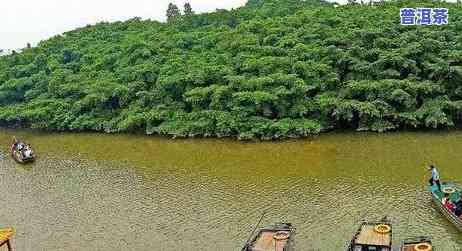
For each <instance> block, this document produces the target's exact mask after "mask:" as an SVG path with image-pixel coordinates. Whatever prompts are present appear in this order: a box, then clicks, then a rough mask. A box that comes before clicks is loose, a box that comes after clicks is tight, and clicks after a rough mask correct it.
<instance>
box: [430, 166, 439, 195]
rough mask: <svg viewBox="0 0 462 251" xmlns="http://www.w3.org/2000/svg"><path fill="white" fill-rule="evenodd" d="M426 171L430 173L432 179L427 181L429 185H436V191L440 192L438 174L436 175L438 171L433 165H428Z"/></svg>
mask: <svg viewBox="0 0 462 251" xmlns="http://www.w3.org/2000/svg"><path fill="white" fill-rule="evenodd" d="M428 170H430V171H431V172H432V177H431V178H430V180H429V182H430V185H431V186H433V185H434V184H436V186H437V187H438V191H441V183H440V174H439V173H438V170H437V169H436V167H435V166H434V165H430V167H429V168H428Z"/></svg>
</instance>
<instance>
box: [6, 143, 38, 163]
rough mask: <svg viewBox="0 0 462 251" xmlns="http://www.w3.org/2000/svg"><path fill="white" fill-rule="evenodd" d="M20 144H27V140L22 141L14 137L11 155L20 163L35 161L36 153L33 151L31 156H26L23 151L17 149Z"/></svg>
mask: <svg viewBox="0 0 462 251" xmlns="http://www.w3.org/2000/svg"><path fill="white" fill-rule="evenodd" d="M18 144H23V145H24V146H25V145H27V144H26V143H25V142H23V141H21V140H18V139H16V137H13V144H12V145H11V149H10V151H11V157H12V158H13V159H14V160H15V161H16V162H18V163H20V164H26V163H30V162H34V161H35V158H36V156H35V153H34V152H33V151H32V155H31V156H28V157H26V156H24V154H23V153H21V151H19V150H18V149H17V147H16V146H17V145H18Z"/></svg>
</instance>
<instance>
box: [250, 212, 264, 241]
mask: <svg viewBox="0 0 462 251" xmlns="http://www.w3.org/2000/svg"><path fill="white" fill-rule="evenodd" d="M265 214H266V210H265V211H263V213H262V214H261V216H260V220H259V221H258V223H257V225H256V226H255V228H254V229H253V231H252V233H251V234H250V236H249V238H248V239H247V241H246V242H245V246H247V245H248V244H249V242H250V240H251V239H252V237H253V234H254V233H255V231H256V230H257V228H258V226H260V223H261V221H262V220H263V217H265Z"/></svg>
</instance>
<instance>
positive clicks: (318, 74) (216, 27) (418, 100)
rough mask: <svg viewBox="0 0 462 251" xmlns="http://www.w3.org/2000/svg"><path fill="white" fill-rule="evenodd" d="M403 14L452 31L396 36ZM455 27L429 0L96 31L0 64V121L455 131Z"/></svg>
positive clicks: (202, 132) (313, 4)
mask: <svg viewBox="0 0 462 251" xmlns="http://www.w3.org/2000/svg"><path fill="white" fill-rule="evenodd" d="M192 7H193V8H194V6H192ZM402 7H446V8H448V9H449V13H450V17H449V24H448V25H444V26H402V25H400V17H399V10H400V8H402ZM461 19H462V8H461V5H460V4H457V3H442V2H436V1H424V2H417V1H385V2H379V3H367V4H355V3H350V4H348V5H341V6H337V5H333V4H330V3H326V2H319V1H301V0H250V1H249V2H248V3H247V5H246V6H244V7H241V8H238V9H234V10H230V11H227V10H217V11H215V12H213V13H207V14H194V12H193V11H192V10H191V9H189V10H188V11H187V14H183V15H181V14H179V12H178V11H176V12H175V13H174V14H173V16H169V20H168V22H167V23H160V22H156V21H150V20H142V19H140V18H133V19H131V20H128V21H125V22H115V23H99V24H97V25H92V26H87V27H84V28H80V29H77V30H74V31H70V32H66V33H64V34H62V35H58V36H55V37H53V38H51V39H48V40H46V41H42V42H41V43H39V45H38V46H37V47H32V48H25V49H23V50H22V51H21V52H19V53H13V54H12V55H8V56H3V57H0V125H2V126H21V127H31V128H39V129H47V130H56V131H104V132H143V133H146V134H161V135H169V136H172V137H194V136H201V137H236V138H239V139H280V138H289V137H304V136H309V135H314V134H318V133H321V132H324V131H327V130H334V129H340V128H342V129H351V130H370V131H377V132H384V131H390V130H409V129H425V128H430V129H437V128H439V129H441V128H451V127H457V126H458V125H459V124H461V123H460V122H461V120H462V117H461V116H460V114H462V113H461V112H462V84H461V83H462V20H461Z"/></svg>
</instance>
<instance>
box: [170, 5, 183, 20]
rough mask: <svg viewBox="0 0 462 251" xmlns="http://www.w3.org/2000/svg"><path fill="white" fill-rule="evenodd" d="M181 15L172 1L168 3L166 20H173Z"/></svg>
mask: <svg viewBox="0 0 462 251" xmlns="http://www.w3.org/2000/svg"><path fill="white" fill-rule="evenodd" d="M180 16H181V13H180V9H179V8H178V6H176V5H175V4H173V3H170V4H169V5H168V8H167V22H171V21H174V20H176V19H178V18H179V17H180Z"/></svg>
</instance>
